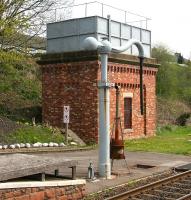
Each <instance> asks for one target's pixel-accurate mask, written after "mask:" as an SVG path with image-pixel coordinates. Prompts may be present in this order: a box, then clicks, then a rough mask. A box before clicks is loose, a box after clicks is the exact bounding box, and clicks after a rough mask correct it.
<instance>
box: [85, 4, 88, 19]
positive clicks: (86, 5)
mask: <svg viewBox="0 0 191 200" xmlns="http://www.w3.org/2000/svg"><path fill="white" fill-rule="evenodd" d="M87 7H88V4H87V3H85V17H87Z"/></svg>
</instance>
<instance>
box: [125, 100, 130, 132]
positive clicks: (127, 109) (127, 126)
mask: <svg viewBox="0 0 191 200" xmlns="http://www.w3.org/2000/svg"><path fill="white" fill-rule="evenodd" d="M124 128H125V129H132V98H130V97H125V98H124Z"/></svg>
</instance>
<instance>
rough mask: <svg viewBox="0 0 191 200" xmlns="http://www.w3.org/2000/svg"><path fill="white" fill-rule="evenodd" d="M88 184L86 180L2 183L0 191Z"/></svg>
mask: <svg viewBox="0 0 191 200" xmlns="http://www.w3.org/2000/svg"><path fill="white" fill-rule="evenodd" d="M83 184H86V180H84V179H78V180H64V181H57V180H55V181H44V182H41V181H32V182H10V183H0V190H2V189H13V188H14V189H16V188H31V187H62V186H70V185H83Z"/></svg>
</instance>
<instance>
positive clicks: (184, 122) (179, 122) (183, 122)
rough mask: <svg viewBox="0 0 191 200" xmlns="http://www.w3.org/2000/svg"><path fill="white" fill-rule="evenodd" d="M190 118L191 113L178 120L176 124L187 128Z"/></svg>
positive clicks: (181, 116)
mask: <svg viewBox="0 0 191 200" xmlns="http://www.w3.org/2000/svg"><path fill="white" fill-rule="evenodd" d="M190 117H191V113H184V114H182V115H180V116H179V117H178V118H177V119H176V124H177V125H179V126H186V122H187V120H188V119H189V118H190Z"/></svg>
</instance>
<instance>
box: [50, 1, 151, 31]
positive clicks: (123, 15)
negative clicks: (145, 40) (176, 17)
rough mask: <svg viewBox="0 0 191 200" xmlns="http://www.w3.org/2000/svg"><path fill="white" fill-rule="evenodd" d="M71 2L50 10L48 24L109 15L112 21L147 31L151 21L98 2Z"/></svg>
mask: <svg viewBox="0 0 191 200" xmlns="http://www.w3.org/2000/svg"><path fill="white" fill-rule="evenodd" d="M72 2H73V1H72ZM72 2H71V3H70V4H68V5H67V6H64V7H61V8H55V9H54V10H51V11H50V13H49V14H50V16H51V20H50V22H58V21H62V20H68V19H74V18H82V17H90V16H101V17H107V16H108V15H110V16H111V19H112V20H116V21H119V22H122V23H126V24H130V25H133V26H137V27H140V28H144V29H147V28H148V21H149V20H151V19H150V18H148V17H145V16H142V15H139V14H135V13H133V12H130V11H126V10H123V9H119V8H116V7H113V6H110V5H107V4H104V3H100V2H98V1H92V2H88V3H83V4H77V5H72V4H73V3H72Z"/></svg>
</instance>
